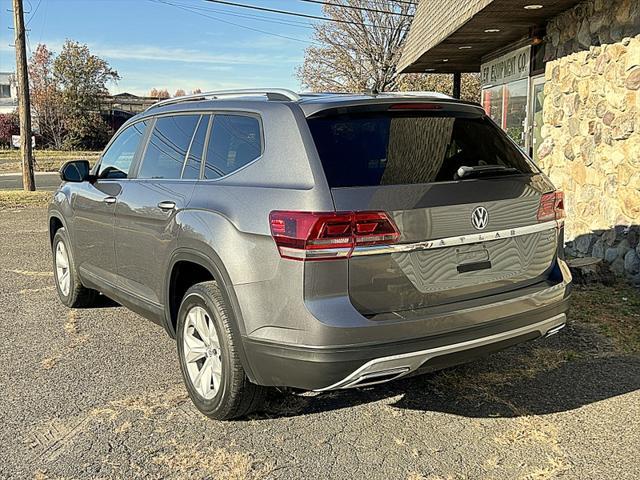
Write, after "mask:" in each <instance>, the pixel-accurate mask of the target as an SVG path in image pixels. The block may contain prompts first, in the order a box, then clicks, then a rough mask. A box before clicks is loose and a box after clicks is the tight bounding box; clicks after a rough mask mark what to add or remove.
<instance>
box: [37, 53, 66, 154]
mask: <svg viewBox="0 0 640 480" xmlns="http://www.w3.org/2000/svg"><path fill="white" fill-rule="evenodd" d="M53 60H54V55H53V52H51V50H49V49H48V48H47V46H46V45H43V44H39V45H38V46H37V47H36V49H35V50H34V51H33V54H32V55H31V59H30V60H29V84H30V87H31V108H32V109H33V112H34V113H35V120H36V123H37V125H38V129H39V130H40V134H41V135H42V137H43V139H44V141H45V142H46V143H48V144H49V145H50V146H52V147H53V148H56V149H60V148H62V142H63V140H64V135H65V133H66V129H65V110H64V106H63V102H62V93H61V92H60V90H59V89H58V86H57V84H56V82H55V80H54V77H53Z"/></svg>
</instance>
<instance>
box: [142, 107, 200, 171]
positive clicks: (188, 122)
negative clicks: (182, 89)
mask: <svg viewBox="0 0 640 480" xmlns="http://www.w3.org/2000/svg"><path fill="white" fill-rule="evenodd" d="M199 119H200V115H172V116H167V117H159V118H158V119H157V120H156V123H155V126H154V127H153V132H152V133H151V136H150V137H149V143H148V144H147V149H146V151H145V153H144V158H143V159H142V166H141V167H140V171H139V172H138V178H167V179H177V178H180V175H181V173H182V166H183V164H184V161H185V157H186V155H187V149H188V148H189V144H190V143H191V138H192V137H193V133H194V131H195V128H196V125H197V123H198V120H199Z"/></svg>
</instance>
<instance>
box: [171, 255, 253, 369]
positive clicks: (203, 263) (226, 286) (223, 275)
mask: <svg viewBox="0 0 640 480" xmlns="http://www.w3.org/2000/svg"><path fill="white" fill-rule="evenodd" d="M185 263H188V264H192V265H195V266H196V267H197V268H201V269H204V270H205V271H206V272H208V274H209V276H210V279H211V280H215V281H216V282H217V283H218V285H219V286H220V291H221V292H222V295H223V296H224V299H225V301H226V302H227V305H229V306H230V307H231V310H232V312H233V320H234V321H233V322H231V323H230V325H231V328H232V329H233V333H234V336H235V337H236V339H237V345H238V347H239V355H240V360H241V362H242V366H243V368H244V370H245V372H246V373H247V376H248V377H249V380H251V381H253V380H254V379H255V376H254V375H253V372H252V370H251V368H250V365H249V362H248V360H247V356H246V354H245V350H244V343H243V337H244V333H245V329H244V322H243V319H242V310H241V309H240V304H239V303H238V298H237V296H236V293H235V290H234V288H233V284H232V283H231V278H230V277H229V274H228V272H227V270H226V268H225V267H224V265H223V263H222V261H221V260H220V258H219V257H218V255H217V254H216V253H215V252H213V251H211V252H208V253H206V254H205V253H203V252H201V251H199V250H194V249H192V248H186V247H182V248H178V249H177V250H176V251H174V253H173V254H172V256H171V259H170V261H169V266H168V270H167V275H166V285H165V299H166V301H165V302H164V304H165V307H164V308H165V325H164V327H165V330H166V331H167V333H168V334H169V336H170V337H171V338H175V337H176V323H177V313H178V307H179V306H180V300H181V299H178V301H177V305H176V302H175V300H176V299H173V300H174V301H173V302H172V296H173V295H174V288H175V285H174V281H175V280H176V268H177V267H179V266H180V265H184V264H185ZM195 283H198V282H194V284H195Z"/></svg>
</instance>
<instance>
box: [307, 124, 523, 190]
mask: <svg viewBox="0 0 640 480" xmlns="http://www.w3.org/2000/svg"><path fill="white" fill-rule="evenodd" d="M309 128H310V129H311V134H312V135H313V139H314V141H315V144H316V148H317V149H318V153H319V154H320V159H321V161H322V165H323V167H324V171H325V174H326V176H327V181H328V182H329V185H330V186H331V187H352V186H368V185H400V184H410V183H430V182H444V181H450V180H454V179H455V178H456V177H455V173H456V171H457V170H458V168H459V167H461V166H463V165H465V166H478V165H501V166H504V167H508V168H514V169H516V170H517V171H515V172H514V171H510V173H511V174H513V173H516V174H517V173H532V172H533V171H534V170H533V166H532V164H531V163H529V162H528V160H527V159H526V158H525V156H524V155H523V154H522V152H520V150H518V148H517V147H516V146H514V145H513V144H512V143H510V142H509V141H508V139H507V138H506V135H505V134H504V132H503V131H502V130H500V129H499V128H498V127H496V126H495V125H494V124H493V123H491V122H490V121H489V120H487V119H486V118H484V117H482V116H479V115H478V116H474V115H469V114H464V116H462V115H461V116H453V114H444V112H443V113H438V114H410V115H407V114H392V113H368V114H351V115H336V116H327V117H319V118H312V119H310V120H309Z"/></svg>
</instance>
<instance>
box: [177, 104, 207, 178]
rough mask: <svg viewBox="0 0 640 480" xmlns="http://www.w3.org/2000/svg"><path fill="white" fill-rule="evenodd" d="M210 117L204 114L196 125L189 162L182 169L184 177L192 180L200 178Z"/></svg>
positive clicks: (190, 147)
mask: <svg viewBox="0 0 640 480" xmlns="http://www.w3.org/2000/svg"><path fill="white" fill-rule="evenodd" d="M209 118H210V117H209V115H203V116H202V118H201V119H200V121H199V123H198V126H197V127H196V133H195V134H194V135H193V139H192V140H191V145H190V146H189V154H188V155H187V162H186V163H185V165H184V170H183V171H182V178H186V179H190V180H194V179H197V178H200V165H201V163H202V153H203V152H204V142H205V137H206V136H207V128H208V127H209Z"/></svg>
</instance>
